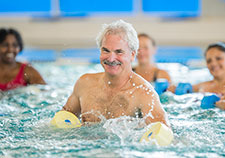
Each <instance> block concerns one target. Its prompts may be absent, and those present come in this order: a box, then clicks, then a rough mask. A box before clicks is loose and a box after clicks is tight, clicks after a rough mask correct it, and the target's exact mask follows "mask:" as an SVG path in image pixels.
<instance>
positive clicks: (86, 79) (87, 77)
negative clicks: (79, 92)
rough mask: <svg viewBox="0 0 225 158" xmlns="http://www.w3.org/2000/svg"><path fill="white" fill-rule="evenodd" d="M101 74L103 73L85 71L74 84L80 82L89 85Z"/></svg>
mask: <svg viewBox="0 0 225 158" xmlns="http://www.w3.org/2000/svg"><path fill="white" fill-rule="evenodd" d="M102 75H103V73H86V74H84V75H82V76H81V77H80V78H79V79H78V80H77V83H76V84H79V85H80V84H81V85H82V86H83V85H85V86H90V85H93V84H96V83H97V82H98V81H99V79H100V78H101V77H102Z"/></svg>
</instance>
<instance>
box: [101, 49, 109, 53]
mask: <svg viewBox="0 0 225 158" xmlns="http://www.w3.org/2000/svg"><path fill="white" fill-rule="evenodd" d="M102 51H103V52H104V53H109V52H110V51H109V50H108V49H106V48H102Z"/></svg>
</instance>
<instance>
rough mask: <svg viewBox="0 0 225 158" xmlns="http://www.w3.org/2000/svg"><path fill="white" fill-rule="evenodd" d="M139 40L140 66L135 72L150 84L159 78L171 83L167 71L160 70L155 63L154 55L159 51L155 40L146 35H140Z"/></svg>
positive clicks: (135, 68)
mask: <svg viewBox="0 0 225 158" xmlns="http://www.w3.org/2000/svg"><path fill="white" fill-rule="evenodd" d="M138 39H139V49H138V54H137V60H138V65H137V66H136V67H134V68H133V71H134V72H136V73H137V74H139V75H141V76H142V77H143V78H144V79H146V80H147V81H149V82H155V81H156V80H157V79H159V78H160V79H161V78H163V79H166V80H168V81H169V82H170V81H171V79H170V76H169V74H168V73H167V72H166V71H165V70H162V69H159V68H158V67H157V65H156V64H155V62H154V55H155V53H156V51H157V48H156V42H155V40H154V39H153V38H152V37H150V36H149V35H147V34H145V33H141V34H139V35H138Z"/></svg>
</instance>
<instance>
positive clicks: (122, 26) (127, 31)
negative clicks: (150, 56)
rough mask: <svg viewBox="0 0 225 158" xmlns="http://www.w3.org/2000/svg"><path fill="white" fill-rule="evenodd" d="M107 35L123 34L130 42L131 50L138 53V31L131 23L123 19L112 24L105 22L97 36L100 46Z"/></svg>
mask: <svg viewBox="0 0 225 158" xmlns="http://www.w3.org/2000/svg"><path fill="white" fill-rule="evenodd" d="M106 35H121V36H122V38H123V39H124V40H125V41H126V42H127V43H128V46H129V48H130V50H131V51H135V53H136V54H137V50H138V47H139V41H138V37H137V32H136V31H135V29H134V28H133V26H132V25H131V24H129V23H127V22H125V21H123V20H118V21H115V22H113V23H111V24H104V25H103V27H102V30H101V31H100V32H99V34H98V36H97V38H96V42H97V45H98V47H99V48H100V47H101V46H102V40H103V38H104V37H105V36H106Z"/></svg>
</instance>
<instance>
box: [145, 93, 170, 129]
mask: <svg viewBox="0 0 225 158" xmlns="http://www.w3.org/2000/svg"><path fill="white" fill-rule="evenodd" d="M142 96H143V98H142V100H143V101H144V102H143V103H142V107H141V111H142V114H143V117H144V118H145V122H146V124H150V123H153V122H162V123H164V124H165V125H167V126H168V127H170V125H169V122H168V119H167V115H166V112H165V111H164V109H163V108H162V106H161V103H160V100H159V96H158V94H157V93H156V92H155V91H152V92H151V93H149V94H145V93H144V94H143V95H142Z"/></svg>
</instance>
